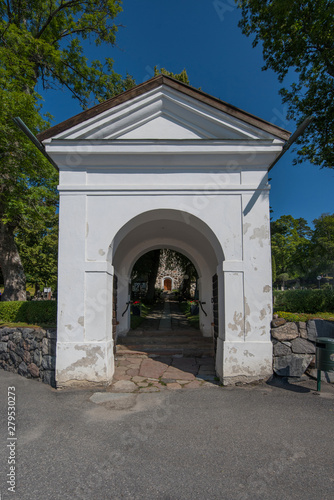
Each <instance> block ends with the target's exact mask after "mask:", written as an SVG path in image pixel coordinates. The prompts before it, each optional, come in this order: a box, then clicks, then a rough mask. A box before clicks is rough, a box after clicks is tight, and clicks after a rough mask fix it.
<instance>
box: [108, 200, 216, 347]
mask: <svg viewBox="0 0 334 500" xmlns="http://www.w3.org/2000/svg"><path fill="white" fill-rule="evenodd" d="M161 248H167V249H171V250H175V251H176V252H180V253H181V254H183V255H185V256H186V257H187V258H188V259H189V260H190V261H191V262H192V263H193V265H194V266H195V268H196V271H197V274H198V281H197V285H198V301H199V304H200V305H201V307H200V308H199V328H200V332H201V334H202V335H203V336H204V337H210V338H212V337H213V335H214V334H215V329H214V326H213V325H214V322H215V320H216V321H218V317H219V311H216V312H215V313H214V310H213V306H212V302H213V286H212V283H213V276H215V275H217V273H220V269H221V265H222V262H223V260H224V256H223V251H222V248H221V245H220V243H219V242H218V239H217V237H216V236H215V234H214V233H213V231H212V230H211V229H210V228H209V226H208V225H207V224H205V223H204V222H203V221H202V220H201V219H199V218H198V217H195V216H193V215H191V214H189V213H187V212H183V211H180V210H171V209H159V210H151V211H148V212H144V213H142V214H140V215H138V216H137V217H134V218H133V219H131V220H130V221H128V223H126V224H125V225H124V226H123V227H122V228H120V230H119V231H118V232H117V234H116V236H115V238H114V240H113V242H112V244H111V245H110V247H109V254H108V259H109V261H110V263H111V264H112V265H113V268H114V273H115V275H116V276H117V281H118V284H117V311H118V313H117V323H118V325H117V336H118V337H120V336H125V335H126V334H127V332H128V331H129V330H130V307H129V303H130V300H131V272H132V269H133V266H134V264H135V262H136V261H138V259H139V258H140V257H141V256H142V255H144V254H146V253H147V252H149V251H152V250H157V249H161ZM220 274H221V273H220ZM166 278H167V279H170V276H166ZM164 284H165V282H164ZM166 286H169V284H168V282H167V283H166ZM170 286H172V283H170ZM220 290H221V297H220V299H221V300H220V302H221V304H222V306H223V296H222V290H223V287H222V286H221V287H220ZM216 335H217V336H218V328H217V329H216Z"/></svg>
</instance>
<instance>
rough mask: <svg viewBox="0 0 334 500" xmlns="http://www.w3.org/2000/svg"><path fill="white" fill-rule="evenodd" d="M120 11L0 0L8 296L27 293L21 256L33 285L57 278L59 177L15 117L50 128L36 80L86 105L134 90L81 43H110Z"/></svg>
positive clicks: (41, 0)
mask: <svg viewBox="0 0 334 500" xmlns="http://www.w3.org/2000/svg"><path fill="white" fill-rule="evenodd" d="M120 11H121V2H120V1H118V0H101V1H99V2H95V1H94V0H85V1H80V0H72V1H64V0H32V1H29V2H27V1H20V2H17V1H14V0H6V1H5V0H0V14H1V18H0V33H1V36H0V102H1V115H0V245H1V247H2V249H3V251H2V252H1V254H0V266H1V268H2V274H3V277H4V283H5V292H4V295H3V300H17V299H20V300H22V299H23V298H24V297H25V276H24V269H23V267H22V263H21V260H23V264H24V266H25V267H26V270H27V274H28V276H29V279H31V280H33V281H34V282H35V283H37V282H45V281H47V282H49V283H53V282H54V281H55V277H54V275H55V267H54V262H55V259H56V256H55V250H54V248H55V243H56V238H55V234H56V232H57V231H56V216H55V214H56V211H57V204H58V195H57V191H56V186H57V182H58V175H57V172H56V171H55V170H54V168H53V167H52V166H51V165H50V164H49V163H48V162H47V161H46V159H45V158H44V156H42V155H41V153H39V152H38V150H37V149H36V148H35V147H34V146H33V145H32V144H31V142H30V141H29V140H28V139H27V138H26V137H25V136H24V135H23V134H22V133H21V132H20V131H19V130H18V129H17V128H16V126H15V125H14V123H13V121H12V117H16V116H19V117H20V118H21V119H22V120H23V121H24V122H25V123H26V125H27V126H28V127H29V128H30V130H31V131H32V132H33V133H34V134H37V133H38V132H40V131H42V130H44V129H45V128H48V127H49V125H50V123H49V120H50V116H44V117H42V116H40V114H39V112H40V110H41V104H42V101H41V97H40V95H39V94H38V93H37V92H36V86H37V84H38V85H39V86H40V87H41V88H43V89H49V88H53V89H55V88H63V89H64V88H65V89H67V90H69V91H70V92H71V93H72V96H73V97H74V98H76V99H78V100H79V101H80V103H81V105H82V107H83V108H85V107H87V106H88V105H90V104H94V103H95V102H97V101H101V100H104V99H107V98H109V97H112V96H114V95H116V94H118V93H120V92H122V91H123V90H127V89H128V88H131V87H132V86H133V85H134V80H133V78H132V77H131V76H130V75H126V77H125V78H122V77H121V76H120V75H118V74H117V73H115V72H114V70H113V61H112V59H110V58H108V59H106V60H105V61H104V62H101V61H99V60H93V61H92V62H90V61H89V60H88V58H87V57H86V56H85V55H84V53H83V47H82V41H83V40H89V41H90V42H93V43H94V44H95V45H96V46H97V47H98V46H100V45H101V44H102V43H106V44H110V45H113V44H114V43H115V34H116V32H117V26H116V25H115V23H114V19H115V17H116V16H117V14H118V13H119V12H120ZM43 221H46V225H45V226H44V232H43ZM15 236H16V237H17V238H16V242H17V245H18V246H19V248H20V251H21V252H22V259H20V256H19V254H18V251H17V247H16V245H15V242H14V238H15ZM39 238H42V240H43V242H42V243H39V242H38V240H39ZM52 238H54V242H52V241H51V239H52ZM30 244H32V248H29V245H30ZM37 263H38V265H36V264H37ZM34 266H35V267H36V268H35V269H34Z"/></svg>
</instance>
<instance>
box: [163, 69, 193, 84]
mask: <svg viewBox="0 0 334 500" xmlns="http://www.w3.org/2000/svg"><path fill="white" fill-rule="evenodd" d="M157 75H167V76H170V77H171V78H175V80H179V81H180V82H183V83H186V84H187V85H190V82H189V78H188V75H187V72H186V70H185V69H183V70H182V71H181V73H172V72H171V71H167V69H165V68H161V69H158V67H157V66H154V76H157Z"/></svg>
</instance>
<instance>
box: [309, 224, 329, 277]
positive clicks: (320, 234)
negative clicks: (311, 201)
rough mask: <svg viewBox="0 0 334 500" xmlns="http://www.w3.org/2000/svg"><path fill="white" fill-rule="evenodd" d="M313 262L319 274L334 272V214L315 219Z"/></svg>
mask: <svg viewBox="0 0 334 500" xmlns="http://www.w3.org/2000/svg"><path fill="white" fill-rule="evenodd" d="M313 224H314V227H315V229H314V232H313V235H312V244H313V262H314V263H315V264H316V265H315V271H316V272H317V273H318V274H327V273H334V214H332V215H330V214H323V215H321V216H320V217H319V218H318V219H315V220H314V221H313Z"/></svg>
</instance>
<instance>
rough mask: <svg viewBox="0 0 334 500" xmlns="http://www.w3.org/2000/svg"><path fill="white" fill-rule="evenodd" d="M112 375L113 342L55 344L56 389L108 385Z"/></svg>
mask: <svg viewBox="0 0 334 500" xmlns="http://www.w3.org/2000/svg"><path fill="white" fill-rule="evenodd" d="M113 374H114V353H113V342H112V341H109V342H96V343H95V342H89V343H72V342H57V356H56V385H57V387H68V386H74V385H75V386H78V385H80V386H82V385H85V386H86V385H92V386H95V385H109V384H111V382H112V377H113Z"/></svg>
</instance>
